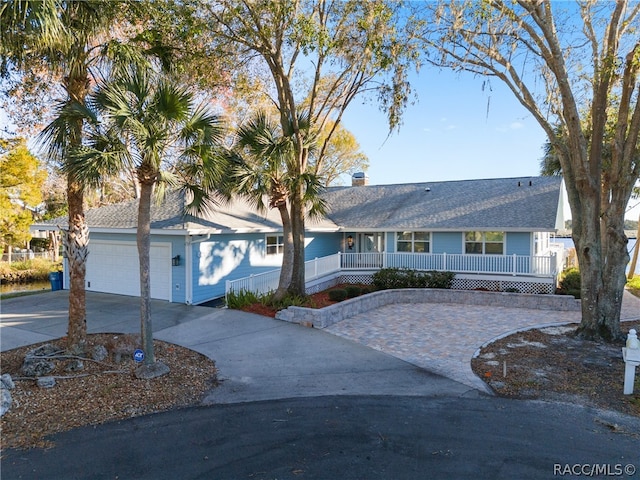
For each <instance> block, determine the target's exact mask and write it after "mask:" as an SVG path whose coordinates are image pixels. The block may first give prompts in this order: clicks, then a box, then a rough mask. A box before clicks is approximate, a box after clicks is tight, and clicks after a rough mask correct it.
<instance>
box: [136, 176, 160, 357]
mask: <svg viewBox="0 0 640 480" xmlns="http://www.w3.org/2000/svg"><path fill="white" fill-rule="evenodd" d="M152 192H153V182H151V183H149V182H140V200H139V203H138V232H137V243H138V258H139V261H140V334H141V337H142V349H143V351H144V363H145V364H146V365H150V364H153V363H155V361H156V358H155V354H154V351H153V331H152V325H151V278H150V276H149V255H150V251H151V193H152Z"/></svg>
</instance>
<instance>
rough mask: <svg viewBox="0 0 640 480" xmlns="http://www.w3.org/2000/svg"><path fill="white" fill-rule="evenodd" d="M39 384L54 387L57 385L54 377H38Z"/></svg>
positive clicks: (41, 386) (42, 386) (44, 386)
mask: <svg viewBox="0 0 640 480" xmlns="http://www.w3.org/2000/svg"><path fill="white" fill-rule="evenodd" d="M38 386H39V387H40V388H53V387H55V386H56V379H55V378H53V377H40V378H38Z"/></svg>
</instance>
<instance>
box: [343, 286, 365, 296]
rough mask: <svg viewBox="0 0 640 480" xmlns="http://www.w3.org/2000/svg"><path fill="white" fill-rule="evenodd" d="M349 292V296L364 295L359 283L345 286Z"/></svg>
mask: <svg viewBox="0 0 640 480" xmlns="http://www.w3.org/2000/svg"><path fill="white" fill-rule="evenodd" d="M345 290H346V292H347V298H353V297H357V296H358V295H362V288H360V287H359V286H358V285H347V286H346V287H345Z"/></svg>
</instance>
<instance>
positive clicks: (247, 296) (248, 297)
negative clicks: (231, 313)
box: [227, 289, 261, 310]
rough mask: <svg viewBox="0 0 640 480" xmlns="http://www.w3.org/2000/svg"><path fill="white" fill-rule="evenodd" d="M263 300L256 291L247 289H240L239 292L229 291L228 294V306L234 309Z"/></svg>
mask: <svg viewBox="0 0 640 480" xmlns="http://www.w3.org/2000/svg"><path fill="white" fill-rule="evenodd" d="M259 302H261V298H260V297H258V296H257V295H256V294H255V293H253V292H249V291H247V290H244V289H243V290H240V291H239V292H233V291H232V292H229V293H228V294H227V307H229V308H234V309H236V310H237V309H241V308H243V307H246V306H247V305H252V304H254V303H259Z"/></svg>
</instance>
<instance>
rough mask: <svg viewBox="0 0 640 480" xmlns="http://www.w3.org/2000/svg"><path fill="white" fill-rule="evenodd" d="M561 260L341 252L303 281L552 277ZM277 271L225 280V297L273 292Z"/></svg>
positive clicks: (312, 264)
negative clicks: (420, 275) (430, 273)
mask: <svg viewBox="0 0 640 480" xmlns="http://www.w3.org/2000/svg"><path fill="white" fill-rule="evenodd" d="M561 262H562V260H561V259H560V258H559V256H558V255H557V254H555V253H552V254H550V255H543V256H529V255H468V254H465V255H460V254H447V253H387V252H382V253H341V252H338V253H337V254H335V255H329V256H327V257H321V258H316V259H314V260H311V261H308V262H306V263H305V280H306V281H307V282H311V281H313V280H316V279H318V278H322V277H326V276H329V275H332V274H335V273H337V272H341V271H345V272H353V271H376V270H379V269H381V268H408V269H412V270H436V271H450V272H455V273H478V274H480V273H481V274H489V275H510V276H514V277H517V276H527V277H543V278H552V277H555V276H556V275H557V274H558V272H559V271H560V269H561ZM279 278H280V269H277V270H271V271H269V272H265V273H259V274H255V275H251V276H249V277H245V278H241V279H238V280H227V282H226V294H227V295H228V294H229V293H230V292H241V291H246V292H253V293H255V294H257V295H262V294H266V293H269V292H273V291H275V290H276V288H277V287H278V280H279Z"/></svg>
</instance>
